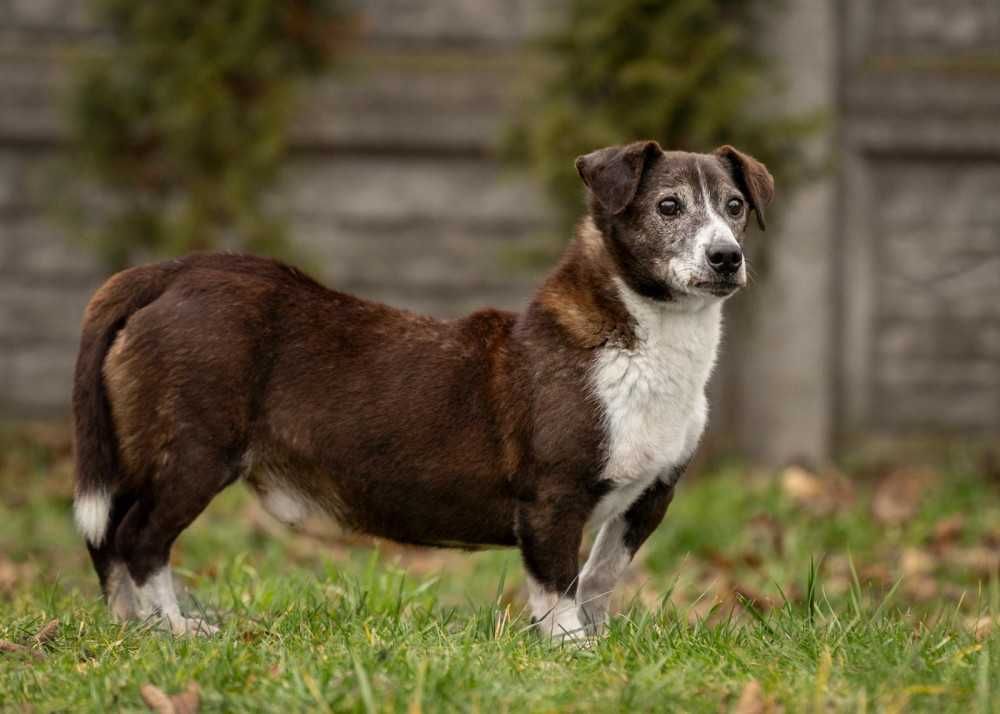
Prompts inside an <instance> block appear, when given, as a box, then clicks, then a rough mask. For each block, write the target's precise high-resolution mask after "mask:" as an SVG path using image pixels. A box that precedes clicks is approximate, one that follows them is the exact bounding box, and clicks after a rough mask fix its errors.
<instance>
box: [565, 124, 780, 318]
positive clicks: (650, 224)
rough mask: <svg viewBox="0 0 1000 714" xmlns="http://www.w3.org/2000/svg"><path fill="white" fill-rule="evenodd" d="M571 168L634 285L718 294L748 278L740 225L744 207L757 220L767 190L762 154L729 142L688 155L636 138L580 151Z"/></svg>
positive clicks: (664, 294) (662, 295)
mask: <svg viewBox="0 0 1000 714" xmlns="http://www.w3.org/2000/svg"><path fill="white" fill-rule="evenodd" d="M576 169H577V171H578V172H579V174H580V177H581V178H582V179H583V182H584V183H585V184H586V185H587V188H588V189H590V195H591V201H590V204H591V206H590V207H591V215H592V216H593V218H594V222H595V224H596V225H597V227H598V228H599V229H600V231H601V233H602V235H603V238H604V240H605V241H606V244H607V247H608V250H609V252H610V253H611V255H612V256H613V258H614V260H615V262H616V264H617V266H618V269H619V270H620V271H621V274H622V277H623V278H624V280H625V281H626V282H627V283H628V285H629V286H630V287H631V288H632V289H634V290H635V291H636V292H638V293H639V294H641V295H644V296H646V297H649V298H653V299H658V300H668V299H675V298H678V297H681V296H685V295H698V296H704V297H713V296H714V297H720V298H721V297H727V296H729V295H731V294H733V293H734V292H736V290H738V289H739V288H741V287H743V286H744V285H746V280H747V277H746V264H745V261H744V260H743V249H742V247H741V241H742V238H743V233H744V231H745V230H746V226H747V222H748V220H749V217H750V212H751V211H753V212H754V213H756V215H757V223H758V225H759V226H760V227H761V229H763V228H764V208H765V207H766V206H767V205H768V204H769V203H770V202H771V198H772V196H773V194H774V179H773V178H772V177H771V174H770V173H768V171H767V169H766V168H765V167H764V165H763V164H761V163H760V162H759V161H757V160H755V159H753V158H751V157H750V156H747V155H746V154H743V153H741V152H739V151H737V150H736V149H734V148H733V147H731V146H723V147H720V148H719V149H716V150H715V151H714V152H713V153H711V154H690V153H686V152H679V151H667V152H665V151H663V150H662V149H661V148H660V146H659V144H657V143H656V142H655V141H640V142H635V143H633V144H627V145H625V146H611V147H608V148H606V149H599V150H597V151H594V152H591V153H589V154H586V155H584V156H581V157H579V158H578V159H577V160H576Z"/></svg>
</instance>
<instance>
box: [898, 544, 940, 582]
mask: <svg viewBox="0 0 1000 714" xmlns="http://www.w3.org/2000/svg"><path fill="white" fill-rule="evenodd" d="M937 566H938V560H937V558H935V557H934V556H933V555H931V554H930V553H928V552H927V551H926V550H923V549H921V548H903V552H902V553H901V554H900V556H899V569H900V570H901V571H902V573H903V575H905V576H907V577H914V576H918V575H927V574H929V573H933V572H934V571H935V570H937Z"/></svg>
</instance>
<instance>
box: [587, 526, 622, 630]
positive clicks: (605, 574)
mask: <svg viewBox="0 0 1000 714" xmlns="http://www.w3.org/2000/svg"><path fill="white" fill-rule="evenodd" d="M626 528H627V524H626V523H625V519H624V518H621V517H618V518H614V519H612V520H609V521H608V522H607V523H605V524H604V525H603V526H602V527H601V530H600V532H599V533H598V534H597V539H596V540H595V541H594V545H593V547H592V548H591V549H590V556H589V557H588V558H587V563H586V565H584V566H583V570H582V571H581V573H580V586H579V587H578V588H577V593H576V599H577V602H578V604H579V605H580V609H581V611H582V612H583V620H584V622H585V623H586V624H587V625H588V626H589V627H591V628H593V629H599V628H600V627H601V626H602V625H603V624H604V621H605V620H606V619H607V617H608V605H609V604H610V602H611V593H612V592H613V591H614V589H615V586H616V585H618V582H619V581H620V580H621V578H622V576H623V575H624V574H625V571H626V570H627V569H628V564H629V563H630V562H631V560H632V555H631V554H630V553H629V551H628V548H626V547H625V531H626Z"/></svg>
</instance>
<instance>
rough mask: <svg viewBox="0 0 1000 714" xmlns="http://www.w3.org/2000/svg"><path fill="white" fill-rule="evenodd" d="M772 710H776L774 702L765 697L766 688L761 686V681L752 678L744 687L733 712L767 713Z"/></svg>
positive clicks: (736, 713) (740, 713) (737, 713)
mask: <svg viewBox="0 0 1000 714" xmlns="http://www.w3.org/2000/svg"><path fill="white" fill-rule="evenodd" d="M771 711H774V705H773V702H771V701H770V700H768V699H767V698H765V697H764V688H763V687H761V686H760V682H758V681H757V680H756V679H751V680H750V681H749V682H747V683H746V686H744V687H743V692H742V693H741V694H740V698H739V701H737V702H736V707H735V708H734V709H733V714H766V712H771Z"/></svg>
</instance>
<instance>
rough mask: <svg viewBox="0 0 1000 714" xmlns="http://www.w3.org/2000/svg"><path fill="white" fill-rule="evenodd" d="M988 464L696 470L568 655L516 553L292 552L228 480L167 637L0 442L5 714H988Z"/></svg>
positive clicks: (60, 469)
mask: <svg viewBox="0 0 1000 714" xmlns="http://www.w3.org/2000/svg"><path fill="white" fill-rule="evenodd" d="M982 453H983V452H979V453H978V454H977V452H976V451H974V450H954V451H948V452H942V453H939V454H937V455H936V456H935V460H934V461H933V463H930V462H928V463H927V464H924V465H923V466H921V467H905V468H901V467H898V466H891V465H888V464H886V463H882V464H881V465H879V464H878V463H875V464H874V465H873V463H871V462H866V463H863V464H862V463H857V464H854V465H852V466H851V467H850V468H847V469H846V470H847V472H848V473H849V474H850V475H851V477H850V478H848V477H846V476H844V475H842V474H841V473H839V472H838V473H833V472H826V473H820V474H815V473H811V472H809V471H806V470H803V469H786V470H784V471H778V472H773V473H771V472H756V471H750V470H747V469H744V468H741V467H739V466H737V465H729V466H720V467H717V468H713V469H710V470H708V471H706V472H704V473H700V474H698V475H697V476H696V477H694V478H690V479H688V480H687V481H685V482H683V483H682V485H681V486H680V488H679V491H678V494H677V498H676V499H675V501H674V503H673V505H672V506H671V509H670V512H669V513H668V515H667V519H666V521H665V522H664V524H663V526H661V528H660V530H659V531H658V532H657V533H656V534H655V535H654V537H653V539H652V540H651V541H650V543H648V544H647V546H646V548H645V549H644V551H643V552H642V557H641V559H640V562H639V563H637V564H636V565H635V566H634V567H633V572H632V574H631V575H630V577H629V579H628V582H627V583H626V584H625V585H624V587H623V588H622V592H621V594H620V596H619V598H618V601H619V603H618V609H619V612H620V613H621V614H620V615H619V616H618V617H617V618H615V619H614V620H613V621H612V624H611V627H610V631H609V632H608V634H607V635H606V636H605V637H603V638H601V639H599V640H597V641H591V642H588V643H586V644H585V645H582V646H581V645H578V644H558V643H551V642H548V641H544V640H542V639H540V638H538V637H537V636H536V635H535V634H534V633H532V632H531V631H530V629H529V627H528V619H527V616H526V614H525V612H524V598H523V594H522V593H521V588H520V585H521V582H522V573H521V568H520V565H519V563H518V558H517V556H516V553H514V552H512V551H496V552H486V553H478V554H464V553H452V552H446V551H425V550H419V549H410V548H401V547H398V546H394V545H392V544H388V543H374V544H373V543H370V542H368V541H366V540H365V539H360V538H357V537H353V536H350V535H347V534H342V533H338V532H337V531H335V530H333V529H331V528H329V527H326V526H322V525H319V524H310V525H309V526H308V527H307V529H306V530H307V532H306V533H301V534H291V533H289V532H287V531H284V530H282V529H281V528H280V527H279V526H277V525H276V524H274V523H273V522H271V521H270V520H269V519H268V517H267V516H266V515H264V514H263V513H262V512H261V511H260V510H259V509H258V508H257V507H256V505H255V504H254V502H253V500H252V498H251V497H250V496H249V494H248V493H247V492H246V490H245V489H243V488H242V487H241V486H240V485H236V486H234V487H233V488H231V489H230V490H229V491H227V492H226V493H225V494H223V495H222V496H221V497H220V498H219V499H217V501H216V502H215V503H213V504H212V506H211V508H210V509H209V511H208V512H207V513H205V514H204V515H203V516H202V518H201V519H200V520H199V521H198V522H197V523H196V525H195V526H194V527H193V528H192V529H191V530H189V531H188V532H187V533H186V534H185V535H184V536H183V537H182V539H181V541H180V543H179V545H178V547H177V548H176V552H175V557H174V564H175V571H176V573H177V576H178V579H179V580H180V581H181V582H182V583H183V586H184V589H185V590H186V591H187V592H188V593H189V596H190V599H189V607H190V608H192V609H200V610H203V611H204V612H205V614H206V615H207V616H208V617H209V618H210V619H212V620H213V621H217V622H219V623H221V625H222V631H221V633H220V634H219V635H217V636H215V637H214V638H211V639H204V638H180V639H174V638H172V637H170V636H169V635H166V634H163V633H161V632H158V631H156V630H154V629H152V628H151V627H150V626H149V625H144V624H129V625H120V624H116V623H114V622H112V621H111V620H110V619H109V618H108V616H107V615H106V613H105V611H104V609H103V606H102V605H101V603H100V601H99V597H98V591H97V584H96V578H95V576H94V575H93V573H92V571H91V570H90V565H89V562H88V560H87V558H86V552H85V549H84V547H83V544H82V542H81V541H80V539H79V537H78V536H77V535H76V534H75V533H74V531H73V529H72V525H71V518H70V493H71V471H72V468H71V460H70V454H69V447H68V442H67V440H66V437H65V431H64V430H63V429H59V428H53V427H38V426H35V427H32V428H29V429H24V428H18V429H13V428H7V429H5V430H3V431H2V432H0V640H5V641H7V643H8V644H7V645H5V647H6V649H7V650H10V651H0V709H4V710H13V711H19V710H21V709H24V710H33V711H39V712H41V711H65V710H72V711H101V712H103V711H112V710H126V711H128V710H131V711H145V710H146V708H147V707H146V704H144V701H143V698H142V695H141V693H140V688H141V687H142V686H143V685H145V684H152V685H154V686H156V687H158V688H159V689H160V690H162V691H163V692H166V693H168V694H176V693H179V692H181V691H183V690H185V689H186V688H187V687H188V686H189V685H190V684H191V683H192V682H193V683H196V685H197V687H198V692H199V693H198V695H197V697H193V698H197V699H198V700H199V702H200V709H201V711H242V710H260V711H275V710H278V711H284V712H294V711H362V712H383V711H407V712H421V711H427V712H429V711H441V710H445V711H451V710H460V711H491V712H492V711H501V712H502V711H557V710H566V711H618V710H621V711H693V712H699V711H705V712H719V711H736V712H741V713H742V714H749V713H750V712H768V711H786V712H798V711H824V712H825V711H852V712H854V711H858V712H865V711H872V712H875V711H887V712H890V711H891V712H897V711H934V712H949V711H955V712H959V711H961V712H970V711H971V712H1000V622H998V620H997V615H1000V584H998V575H997V572H998V563H1000V475H998V469H997V464H996V461H995V458H994V459H993V460H991V459H990V458H986V457H984V456H982ZM52 620H58V624H56V625H50V626H48V627H45V626H46V624H47V623H50V622H51V621H52ZM40 630H44V632H43V633H42V635H41V637H40V638H39V637H36V635H37V634H38V633H39V631H40ZM146 691H147V693H148V692H149V690H148V689H147V690H146ZM180 710H181V709H180V708H178V711H180ZM164 711H165V710H164Z"/></svg>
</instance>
